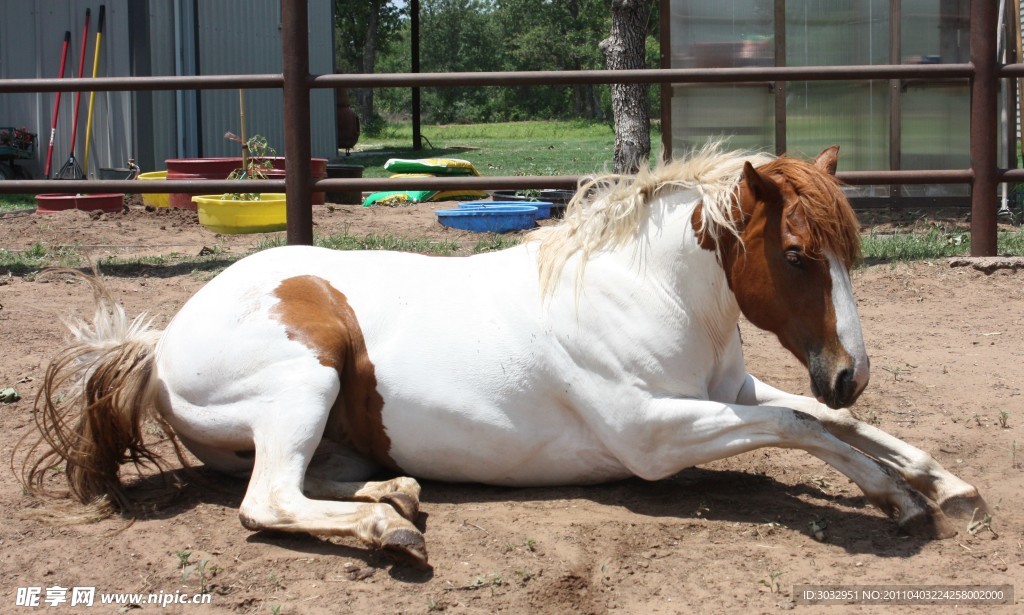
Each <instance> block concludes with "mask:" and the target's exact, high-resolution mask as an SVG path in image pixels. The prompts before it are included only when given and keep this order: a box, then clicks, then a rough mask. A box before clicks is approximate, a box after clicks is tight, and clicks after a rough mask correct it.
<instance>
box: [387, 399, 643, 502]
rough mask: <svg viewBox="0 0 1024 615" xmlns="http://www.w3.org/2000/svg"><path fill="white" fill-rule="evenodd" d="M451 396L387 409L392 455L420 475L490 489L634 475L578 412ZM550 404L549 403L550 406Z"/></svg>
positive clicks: (534, 403) (525, 402)
mask: <svg viewBox="0 0 1024 615" xmlns="http://www.w3.org/2000/svg"><path fill="white" fill-rule="evenodd" d="M473 399H474V398H473V396H468V397H465V398H462V399H459V398H458V397H453V398H452V399H451V400H450V402H449V403H448V404H446V405H427V406H423V405H419V404H416V403H408V402H393V403H390V404H389V403H387V401H385V405H384V413H383V417H384V426H385V429H386V430H387V433H388V436H389V438H390V440H391V458H392V459H394V461H395V463H396V464H397V465H398V466H399V467H400V468H401V469H402V471H404V472H406V473H408V474H410V475H413V476H416V477H420V478H427V479H432V480H441V481H451V482H478V483H486V484H491V485H509V486H542V485H568V484H592V483H600V482H607V481H610V480H617V479H621V478H625V477H627V476H629V471H628V470H627V469H626V468H625V467H624V466H623V465H622V464H621V463H620V462H619V461H618V460H617V459H616V458H615V457H614V456H613V455H612V454H611V453H610V452H609V451H608V450H607V448H606V447H604V446H603V445H602V443H601V442H600V441H599V440H598V439H597V437H596V436H595V435H594V434H593V433H592V432H591V431H590V430H589V429H587V428H586V426H585V425H584V424H583V423H582V421H580V420H579V419H578V418H577V417H576V416H575V415H573V414H571V413H568V412H567V411H566V410H564V409H563V408H559V407H557V406H555V407H550V406H549V405H548V404H544V403H537V400H534V399H523V400H522V401H521V402H520V403H519V404H517V405H516V406H515V407H513V408H511V409H501V408H497V407H493V406H488V405H487V404H485V403H478V404H474V403H473ZM549 403H550V402H549Z"/></svg>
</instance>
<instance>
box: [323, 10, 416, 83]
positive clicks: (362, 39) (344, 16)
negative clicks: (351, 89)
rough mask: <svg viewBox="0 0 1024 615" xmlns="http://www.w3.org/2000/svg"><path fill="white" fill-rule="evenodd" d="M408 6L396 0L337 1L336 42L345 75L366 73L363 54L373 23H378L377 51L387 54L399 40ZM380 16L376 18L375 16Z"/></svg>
mask: <svg viewBox="0 0 1024 615" xmlns="http://www.w3.org/2000/svg"><path fill="white" fill-rule="evenodd" d="M405 4H407V3H405V2H402V3H401V5H403V6H399V3H398V2H395V1H394V0H369V1H368V2H352V1H351V0H334V39H335V46H334V48H335V50H336V54H337V55H336V57H335V60H336V63H337V66H338V70H339V71H341V72H344V73H361V72H363V69H364V65H363V55H364V53H365V51H366V39H367V33H368V32H369V27H370V24H371V23H374V22H375V23H376V29H377V39H376V40H377V51H378V53H380V52H383V51H386V50H387V49H388V48H389V47H390V46H391V45H392V43H393V41H394V40H395V36H394V35H395V32H397V31H398V30H399V28H400V27H401V26H402V24H403V14H404V13H405V12H406V11H407V10H408V9H407V8H404V5H405ZM372 13H376V15H375V17H374V18H371V14H372Z"/></svg>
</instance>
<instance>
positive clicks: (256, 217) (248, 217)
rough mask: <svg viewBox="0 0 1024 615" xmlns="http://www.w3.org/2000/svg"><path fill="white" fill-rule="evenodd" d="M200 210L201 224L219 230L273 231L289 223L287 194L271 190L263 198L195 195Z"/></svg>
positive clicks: (235, 231)
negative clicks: (246, 199) (236, 198)
mask: <svg viewBox="0 0 1024 615" xmlns="http://www.w3.org/2000/svg"><path fill="white" fill-rule="evenodd" d="M192 201H193V202H194V203H195V204H196V205H197V207H198V209H199V223H200V224H202V225H203V226H205V227H206V228H208V229H210V230H211V231H213V232H215V233H222V234H224V235H238V234H241V233H270V232H272V231H283V230H284V229H285V227H286V226H287V217H286V211H287V210H286V207H285V202H284V193H280V192H276V193H274V192H271V193H266V194H264V195H263V198H262V199H260V200H259V201H235V200H233V199H225V198H224V195H222V194H205V195H201V196H194V197H192Z"/></svg>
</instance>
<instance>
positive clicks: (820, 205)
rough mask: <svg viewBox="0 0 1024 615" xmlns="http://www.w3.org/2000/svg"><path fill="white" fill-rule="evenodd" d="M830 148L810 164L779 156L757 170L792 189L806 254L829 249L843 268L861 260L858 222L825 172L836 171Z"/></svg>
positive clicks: (832, 180)
mask: <svg viewBox="0 0 1024 615" xmlns="http://www.w3.org/2000/svg"><path fill="white" fill-rule="evenodd" d="M833 148H834V146H833ZM833 148H829V149H827V150H825V151H824V152H822V154H821V156H819V157H818V160H816V161H815V162H813V163H811V162H806V161H803V160H798V159H796V158H787V157H781V158H777V159H775V160H773V161H771V162H769V163H767V164H765V165H762V166H761V167H759V168H758V169H757V171H758V172H759V173H760V174H762V175H764V176H767V177H771V178H772V179H774V180H776V182H778V183H780V184H783V185H789V186H790V187H791V188H792V190H793V193H794V195H795V200H794V201H793V203H792V204H791V205H792V207H793V208H794V210H795V211H797V212H799V213H800V214H801V215H802V216H803V217H804V218H805V219H806V221H807V230H808V231H809V233H810V237H811V245H808V246H807V251H808V252H809V253H814V254H822V253H824V252H825V251H826V250H831V251H832V252H834V253H835V255H836V256H837V257H839V259H840V260H841V261H842V262H843V264H844V265H846V266H847V267H852V266H853V265H854V263H856V262H857V261H858V260H860V223H859V222H858V221H857V215H856V214H855V213H854V212H853V208H852V207H850V202H849V201H848V200H847V198H846V195H845V194H843V191H842V189H841V188H840V185H841V184H840V182H839V180H838V179H836V177H835V175H833V174H832V173H829V172H828V171H829V170H832V171H834V170H835V157H834V154H835V150H834V149H833ZM829 154H832V155H829ZM787 205H790V204H789V203H787Z"/></svg>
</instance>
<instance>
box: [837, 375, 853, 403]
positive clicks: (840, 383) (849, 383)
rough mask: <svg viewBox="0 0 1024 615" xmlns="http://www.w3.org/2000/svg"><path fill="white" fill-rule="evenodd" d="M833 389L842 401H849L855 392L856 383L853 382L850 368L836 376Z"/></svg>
mask: <svg viewBox="0 0 1024 615" xmlns="http://www.w3.org/2000/svg"><path fill="white" fill-rule="evenodd" d="M835 389H836V392H837V393H839V395H840V397H842V398H843V399H849V397H850V396H851V395H853V393H854V391H856V390H857V382H856V380H854V372H853V369H852V368H846V369H844V370H842V371H840V372H839V374H837V375H836V384H835Z"/></svg>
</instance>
